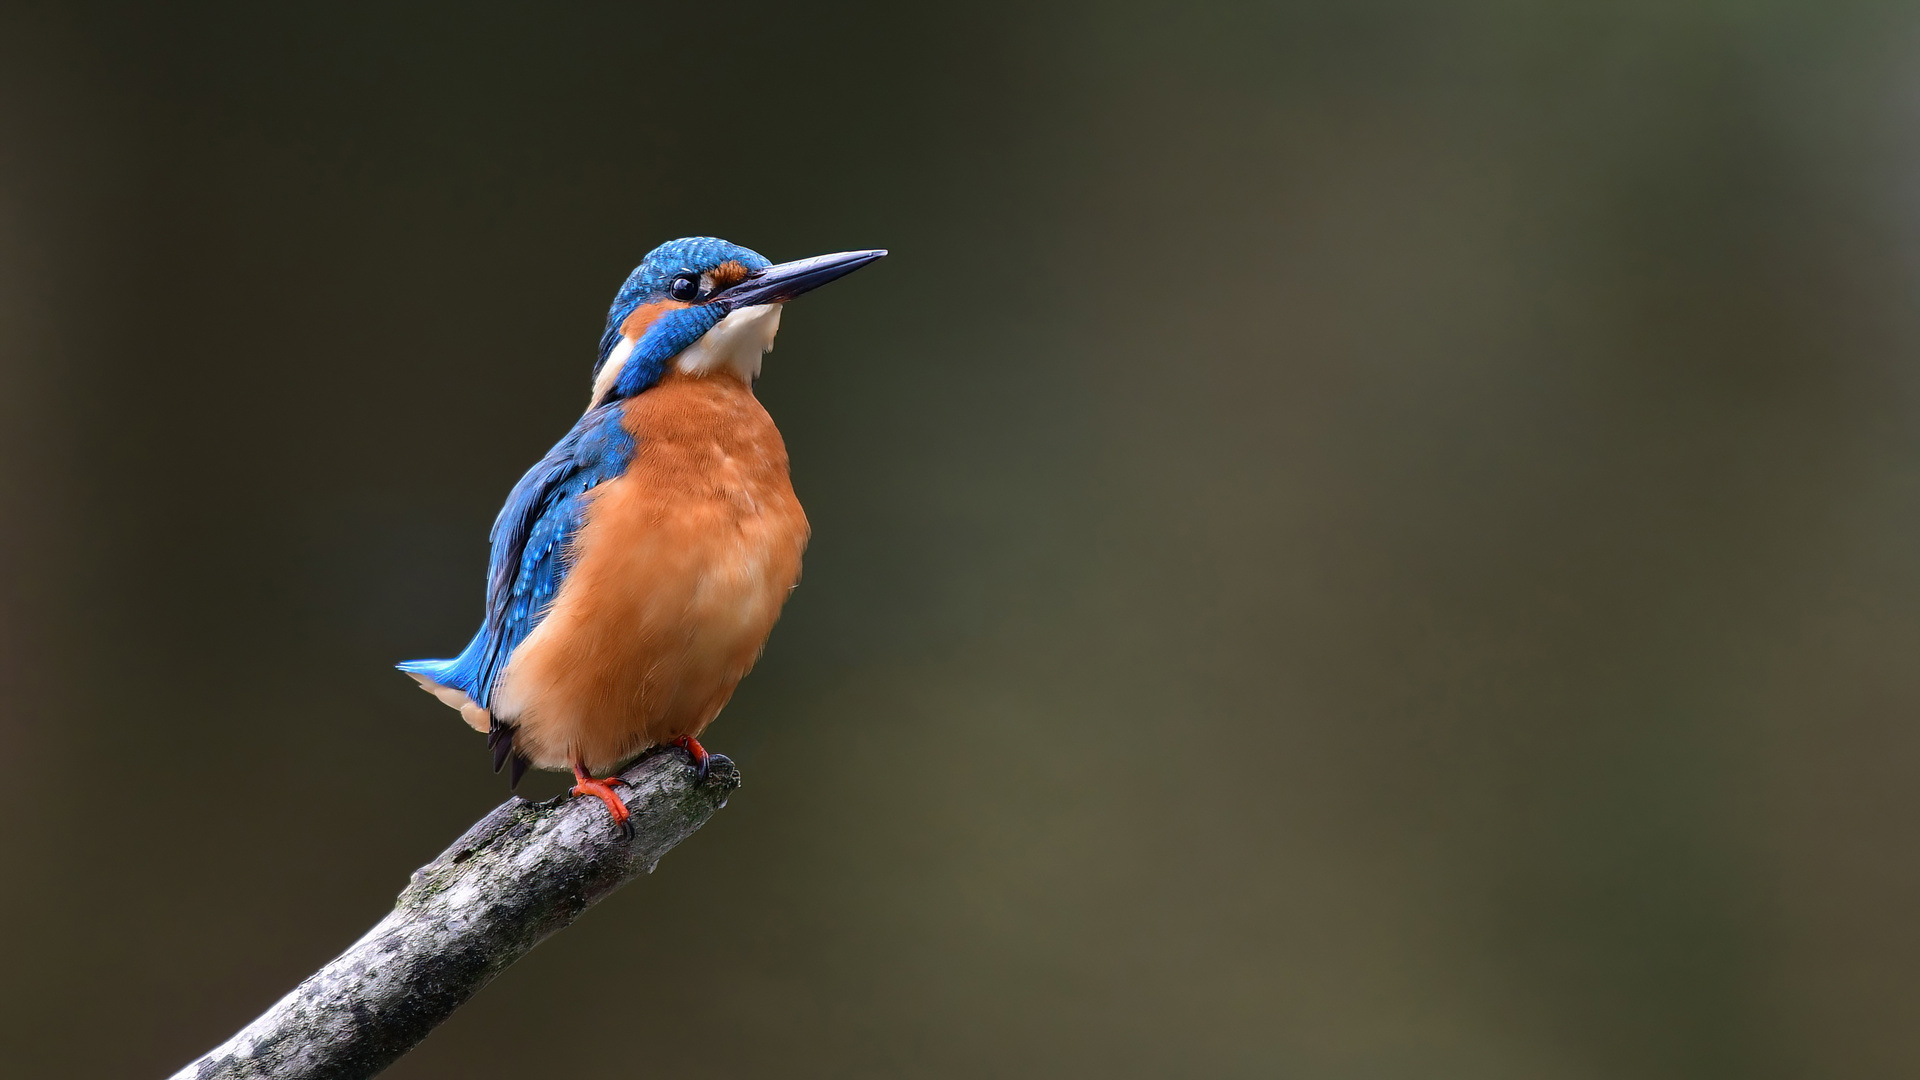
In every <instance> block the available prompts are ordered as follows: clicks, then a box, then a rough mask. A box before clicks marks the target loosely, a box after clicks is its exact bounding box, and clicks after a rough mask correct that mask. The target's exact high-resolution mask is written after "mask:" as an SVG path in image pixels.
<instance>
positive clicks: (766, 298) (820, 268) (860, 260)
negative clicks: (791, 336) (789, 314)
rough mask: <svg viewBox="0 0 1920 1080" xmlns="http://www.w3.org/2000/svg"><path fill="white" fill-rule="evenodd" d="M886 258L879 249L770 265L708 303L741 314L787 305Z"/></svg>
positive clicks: (719, 293) (883, 252) (728, 288)
mask: <svg viewBox="0 0 1920 1080" xmlns="http://www.w3.org/2000/svg"><path fill="white" fill-rule="evenodd" d="M884 255H886V251H885V250H883V249H880V248H875V249H874V250H872V251H843V252H841V253H840V254H838V255H815V256H814V257H813V258H811V259H797V260H795V261H793V262H787V263H781V264H779V265H778V266H769V267H767V268H766V269H765V270H761V271H759V272H757V273H755V274H754V275H753V276H751V277H749V278H747V279H746V280H745V281H742V282H740V283H739V284H737V285H731V286H728V287H727V288H725V289H722V290H720V291H719V292H718V293H715V294H714V296H713V299H712V300H710V301H708V302H709V303H717V304H724V305H726V308H727V310H728V311H738V310H740V309H741V308H743V307H752V306H753V305H755V304H784V303H786V302H787V301H789V300H791V299H793V298H794V297H796V296H799V295H800V294H801V293H803V292H807V291H808V290H811V289H817V288H819V287H820V286H822V285H825V284H826V283H827V282H829V281H832V280H833V279H834V278H837V277H845V276H846V275H848V274H851V273H853V272H854V271H855V270H858V269H860V268H861V267H863V266H865V265H867V264H868V263H870V262H872V261H873V260H875V259H878V258H881V257H882V256H884Z"/></svg>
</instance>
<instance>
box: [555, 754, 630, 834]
mask: <svg viewBox="0 0 1920 1080" xmlns="http://www.w3.org/2000/svg"><path fill="white" fill-rule="evenodd" d="M573 779H574V785H573V790H572V791H569V792H568V793H567V794H569V795H592V796H593V797H594V798H596V799H599V800H600V801H601V802H603V803H606V804H607V813H609V814H612V815H613V824H614V825H615V826H616V827H617V828H619V830H620V837H621V839H623V840H631V839H633V824H632V823H631V822H630V821H628V820H627V819H629V818H631V817H632V816H633V811H631V810H628V809H627V804H626V803H624V802H622V801H621V800H620V796H618V795H615V794H614V793H613V785H615V784H625V783H626V781H625V780H624V779H622V778H620V777H618V776H609V777H607V778H606V779H604V780H596V779H594V778H593V777H591V776H588V775H587V770H585V769H583V768H581V767H580V766H578V765H575V766H574V767H573Z"/></svg>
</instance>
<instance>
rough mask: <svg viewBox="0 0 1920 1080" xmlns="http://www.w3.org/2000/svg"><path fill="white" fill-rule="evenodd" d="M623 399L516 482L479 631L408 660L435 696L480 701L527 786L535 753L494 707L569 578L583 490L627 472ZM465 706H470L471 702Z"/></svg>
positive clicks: (497, 763) (498, 535)
mask: <svg viewBox="0 0 1920 1080" xmlns="http://www.w3.org/2000/svg"><path fill="white" fill-rule="evenodd" d="M622 419H623V417H622V411H621V404H620V403H619V402H611V403H609V404H606V405H602V406H600V407H599V408H596V409H592V410H589V411H588V412H587V414H586V415H585V416H582V417H581V418H580V421H579V423H577V424H575V425H574V426H573V430H572V431H569V432H567V435H566V437H565V438H563V439H561V440H560V442H559V443H558V444H557V445H555V446H554V448H553V449H552V450H549V451H547V456H546V457H543V458H541V459H540V462H539V463H538V464H536V465H535V466H534V467H533V468H531V469H528V470H527V474H526V475H525V476H522V477H521V478H520V482H519V483H517V484H515V485H514V486H513V492H512V493H511V494H510V495H508V496H507V502H506V505H505V506H502V507H501V508H500V516H499V517H496V518H495V519H494V521H493V532H492V533H491V534H490V539H491V540H492V544H493V552H492V556H491V558H490V559H489V562H488V567H487V610H486V618H485V620H484V621H483V622H482V623H481V624H480V632H479V633H477V634H475V635H474V636H473V640H472V641H471V642H470V643H468V645H467V647H466V649H465V650H463V651H462V652H461V653H460V655H459V656H457V657H455V658H453V659H451V660H415V661H411V662H408V663H405V664H401V665H400V670H402V671H404V672H406V673H408V674H409V675H412V676H413V677H414V678H416V679H418V680H420V681H421V683H422V684H423V685H424V686H425V687H426V688H427V689H428V690H430V691H433V692H434V694H435V696H436V697H439V698H440V699H441V700H442V701H445V702H446V703H447V704H449V705H452V706H454V707H455V708H459V709H461V713H462V715H468V714H469V711H470V710H471V708H472V707H473V706H478V708H479V709H480V710H481V712H480V713H475V714H473V715H472V716H469V720H471V721H474V722H477V721H478V719H479V718H480V717H481V716H483V715H484V717H485V718H486V719H487V720H488V723H489V731H488V733H487V745H488V746H490V747H491V748H492V749H493V767H494V769H495V771H498V770H499V769H500V767H501V765H502V764H503V763H505V761H506V760H507V758H508V756H509V755H510V754H511V756H512V757H513V781H514V783H516V784H517V783H518V782H519V780H520V773H521V772H522V771H523V770H524V769H525V768H526V760H525V759H524V758H522V757H520V756H519V755H518V754H512V748H513V732H512V728H511V726H510V725H511V718H507V719H504V720H503V719H502V718H501V717H499V716H496V715H494V714H493V711H492V710H493V695H494V691H495V690H496V689H497V688H498V686H499V681H500V674H501V672H503V671H505V670H506V667H507V663H508V661H509V660H511V659H512V658H513V651H514V650H515V649H517V648H519V647H520V643H521V642H522V641H525V640H526V637H527V635H528V634H530V633H532V632H533V628H534V627H536V626H538V625H540V620H541V618H542V617H543V616H545V615H546V611H547V606H548V604H550V603H551V602H552V600H553V597H554V595H555V594H556V593H558V592H559V591H560V585H561V583H562V582H563V581H565V580H566V576H567V570H568V568H569V558H570V553H569V551H568V547H567V545H568V543H569V542H570V541H571V540H572V539H573V534H574V533H575V532H577V531H578V530H579V528H580V521H581V514H582V511H583V509H584V503H583V502H582V499H581V496H583V495H585V494H586V493H587V492H589V491H592V490H593V489H594V488H595V487H597V486H599V485H600V484H603V483H605V482H607V481H608V480H611V479H613V478H614V477H616V476H619V475H620V474H621V473H623V472H625V471H626V468H627V463H628V462H629V461H631V460H632V458H633V448H634V442H633V436H631V435H629V434H628V433H627V431H626V429H625V428H624V427H623V426H622V424H621V421H622ZM463 705H464V706H466V707H463Z"/></svg>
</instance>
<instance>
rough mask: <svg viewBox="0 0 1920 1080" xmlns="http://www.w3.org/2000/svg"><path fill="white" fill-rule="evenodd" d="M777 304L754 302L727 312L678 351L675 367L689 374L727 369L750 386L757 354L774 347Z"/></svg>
mask: <svg viewBox="0 0 1920 1080" xmlns="http://www.w3.org/2000/svg"><path fill="white" fill-rule="evenodd" d="M780 307H781V305H779V304H755V305H754V306H753V307H746V308H741V309H740V310H739V311H734V312H729V313H728V315H727V317H726V318H724V319H721V320H720V321H719V322H717V323H714V324H713V329H711V330H709V331H707V332H706V333H704V334H702V335H700V340H699V341H696V342H694V343H693V344H691V345H689V346H687V347H686V349H685V350H683V351H682V352H681V353H680V355H679V357H678V358H676V359H675V360H674V362H673V366H674V368H675V369H676V370H679V371H682V372H685V373H686V374H688V375H709V374H713V373H716V372H721V371H730V372H732V373H733V374H735V375H738V376H739V377H740V381H741V382H744V383H746V384H747V385H748V386H752V385H753V380H755V379H757V378H759V377H760V358H761V357H762V356H764V355H766V354H767V353H770V352H772V351H773V336H774V335H775V334H777V333H779V332H780Z"/></svg>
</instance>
